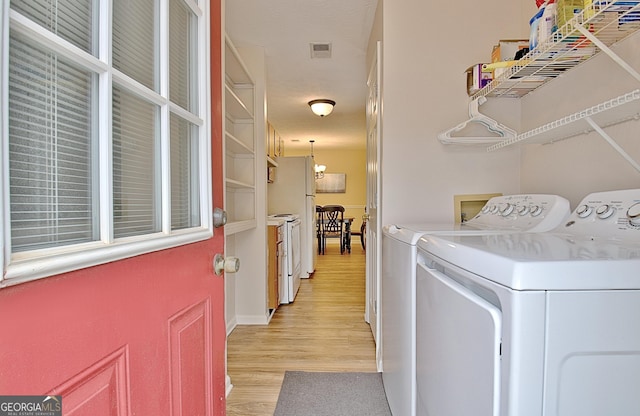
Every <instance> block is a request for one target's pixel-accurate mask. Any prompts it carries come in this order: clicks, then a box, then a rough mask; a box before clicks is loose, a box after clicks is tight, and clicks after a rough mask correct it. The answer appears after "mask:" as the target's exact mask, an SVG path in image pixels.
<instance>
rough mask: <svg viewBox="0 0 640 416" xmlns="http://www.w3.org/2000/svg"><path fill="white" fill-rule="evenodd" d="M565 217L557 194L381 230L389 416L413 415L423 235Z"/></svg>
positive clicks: (549, 222) (511, 227)
mask: <svg viewBox="0 0 640 416" xmlns="http://www.w3.org/2000/svg"><path fill="white" fill-rule="evenodd" d="M569 214H570V208H569V202H568V201H567V200H566V199H564V198H562V197H559V196H556V195H538V194H534V195H508V196H499V197H494V198H491V199H490V200H489V201H487V203H486V204H485V206H484V207H483V208H482V210H481V211H480V212H479V213H478V214H477V215H476V216H475V217H474V218H472V219H471V220H469V221H467V222H465V223H463V224H454V223H448V224H441V223H435V224H434V223H432V224H412V225H389V226H385V227H383V238H382V275H381V299H380V305H381V323H380V326H381V334H382V336H381V348H382V379H383V382H384V387H385V392H386V394H387V399H388V401H389V406H390V408H391V411H392V413H393V414H394V416H414V415H416V349H415V348H416V302H415V299H416V296H415V293H416V287H415V273H416V243H417V242H418V239H419V238H420V237H421V236H422V235H424V234H425V233H430V234H449V233H456V234H478V233H480V234H487V233H493V232H519V231H530V232H540V231H547V230H550V229H552V228H554V227H556V226H557V225H558V224H560V223H561V222H563V221H564V220H565V219H566V218H567V216H568V215H569Z"/></svg>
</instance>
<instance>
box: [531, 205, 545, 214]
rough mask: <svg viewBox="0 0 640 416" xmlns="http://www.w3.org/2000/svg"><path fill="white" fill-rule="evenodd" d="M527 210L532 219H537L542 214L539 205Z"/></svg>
mask: <svg viewBox="0 0 640 416" xmlns="http://www.w3.org/2000/svg"><path fill="white" fill-rule="evenodd" d="M529 209H530V210H531V216H532V217H537V216H538V215H540V214H542V207H541V206H540V205H532V206H531V207H530V208H529Z"/></svg>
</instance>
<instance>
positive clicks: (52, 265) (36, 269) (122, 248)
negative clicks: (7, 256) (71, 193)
mask: <svg viewBox="0 0 640 416" xmlns="http://www.w3.org/2000/svg"><path fill="white" fill-rule="evenodd" d="M212 235H213V232H212V230H210V229H204V228H200V229H195V230H194V229H190V230H184V231H178V232H174V233H173V234H172V235H170V236H160V237H158V236H151V238H150V236H148V235H147V236H144V237H142V238H135V239H132V238H129V239H123V240H121V241H117V242H115V243H112V244H109V245H106V244H103V243H100V242H95V243H87V244H81V245H75V246H72V247H66V248H64V247H63V248H60V247H59V248H55V249H52V250H41V251H38V252H30V253H18V254H15V255H14V256H13V258H12V259H11V262H10V263H9V264H8V265H7V266H6V268H5V273H4V276H2V277H1V278H0V288H2V287H7V286H12V285H17V284H19V283H25V282H29V281H32V280H37V279H42V278H44V277H49V276H53V275H57V274H61V273H67V272H71V271H74V270H79V269H84V268H87V267H92V266H97V265H100V264H104V263H109V262H112V261H117V260H123V259H126V258H129V257H135V256H139V255H141V254H147V253H151V252H154V251H159V250H164V249H168V248H173V247H178V246H181V245H184V244H190V243H195V242H198V241H203V240H207V239H209V238H211V236H212Z"/></svg>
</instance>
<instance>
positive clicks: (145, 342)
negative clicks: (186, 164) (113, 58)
mask: <svg viewBox="0 0 640 416" xmlns="http://www.w3.org/2000/svg"><path fill="white" fill-rule="evenodd" d="M211 22H212V25H211V36H212V40H211V45H212V49H211V56H212V58H211V59H212V61H211V64H212V65H211V79H212V80H213V82H212V85H213V87H212V123H211V124H212V126H213V127H212V130H213V131H212V149H213V151H212V158H213V160H212V166H213V167H214V171H213V187H214V192H213V195H214V197H213V198H214V201H213V202H214V206H220V207H221V206H223V201H222V192H221V190H222V168H221V167H222V150H221V149H222V141H221V134H222V132H221V124H222V123H221V121H222V119H221V114H222V111H221V107H222V104H221V86H220V82H216V80H220V79H221V54H220V45H221V33H220V24H219V22H221V15H220V4H219V1H212V2H211ZM222 252H223V232H222V230H220V229H218V230H216V231H215V235H214V237H213V238H211V239H209V240H207V241H202V242H199V243H194V244H188V245H184V246H181V247H177V248H173V249H168V250H163V251H158V252H155V253H151V254H146V255H141V256H137V257H133V258H129V259H126V260H121V261H117V262H113V263H109V264H105V265H101V266H96V267H91V268H86V269H82V270H78V271H75V272H71V273H66V274H63V275H59V276H55V277H49V278H46V279H42V280H37V281H32V282H30V283H23V284H19V285H16V286H10V287H7V288H3V289H0V334H1V335H0V339H1V340H0V395H45V394H51V395H62V405H63V414H65V415H90V416H99V415H154V416H157V415H184V416H195V415H224V414H225V401H224V397H225V373H226V371H225V337H226V335H225V334H226V331H225V321H224V305H223V301H224V285H223V278H222V277H220V276H216V275H215V274H214V272H213V266H212V263H213V258H214V255H215V254H216V253H222Z"/></svg>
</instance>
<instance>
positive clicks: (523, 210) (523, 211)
mask: <svg viewBox="0 0 640 416" xmlns="http://www.w3.org/2000/svg"><path fill="white" fill-rule="evenodd" d="M530 211H531V209H530V208H529V207H528V206H526V205H520V207H519V208H518V214H519V215H520V216H521V217H524V216H525V215H527V214H528V213H529V212H530Z"/></svg>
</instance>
